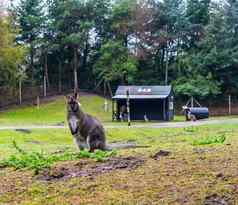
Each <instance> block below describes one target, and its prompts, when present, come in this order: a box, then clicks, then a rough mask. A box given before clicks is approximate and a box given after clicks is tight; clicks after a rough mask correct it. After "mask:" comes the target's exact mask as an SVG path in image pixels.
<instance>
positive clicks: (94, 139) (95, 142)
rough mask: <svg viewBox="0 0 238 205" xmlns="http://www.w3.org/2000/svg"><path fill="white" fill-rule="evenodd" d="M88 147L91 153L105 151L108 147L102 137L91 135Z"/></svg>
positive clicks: (88, 138) (88, 139)
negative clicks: (96, 150)
mask: <svg viewBox="0 0 238 205" xmlns="http://www.w3.org/2000/svg"><path fill="white" fill-rule="evenodd" d="M87 145H88V148H89V152H94V150H95V149H100V150H105V149H106V145H105V142H104V141H103V140H101V139H100V137H98V136H95V135H89V136H88V137H87Z"/></svg>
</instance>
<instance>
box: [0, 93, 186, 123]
mask: <svg viewBox="0 0 238 205" xmlns="http://www.w3.org/2000/svg"><path fill="white" fill-rule="evenodd" d="M80 103H81V104H82V109H83V110H84V111H85V112H87V113H90V114H91V115H93V116H95V117H97V118H98V119H100V120H101V121H102V122H104V123H112V114H111V103H110V101H109V111H108V112H105V111H104V109H103V105H104V98H102V97H100V96H97V95H83V96H80ZM174 121H175V122H180V121H184V116H175V119H174ZM63 122H64V123H65V122H66V105H65V97H63V96H61V97H57V98H56V99H55V100H53V101H51V102H48V103H43V104H42V105H41V106H40V108H39V109H38V108H37V106H33V105H32V106H21V107H13V108H10V109H9V110H6V111H2V112H0V125H27V124H28V125H56V124H62V123H63ZM138 123H140V122H137V123H136V124H138ZM124 124H125V123H124Z"/></svg>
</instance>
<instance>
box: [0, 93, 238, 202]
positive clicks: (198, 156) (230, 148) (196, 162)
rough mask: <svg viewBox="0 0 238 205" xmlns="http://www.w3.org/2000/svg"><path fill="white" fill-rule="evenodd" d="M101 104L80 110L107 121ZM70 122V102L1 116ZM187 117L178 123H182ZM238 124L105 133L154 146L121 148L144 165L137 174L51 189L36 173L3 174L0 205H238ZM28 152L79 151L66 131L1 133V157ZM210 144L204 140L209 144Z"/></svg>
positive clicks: (93, 101) (87, 101)
mask: <svg viewBox="0 0 238 205" xmlns="http://www.w3.org/2000/svg"><path fill="white" fill-rule="evenodd" d="M103 102H104V101H103V99H102V98H100V97H98V96H83V97H81V104H82V105H83V108H84V110H85V111H86V112H89V113H91V114H93V115H95V116H97V117H98V118H100V119H101V120H102V121H104V122H110V120H111V114H110V112H109V113H104V112H103V109H102V105H103ZM64 119H65V102H64V98H63V97H60V98H58V99H57V100H56V101H54V102H51V103H49V104H45V105H42V107H41V108H40V110H37V109H36V108H35V107H26V108H16V109H11V110H9V111H7V112H1V113H0V124H1V125H2V124H56V123H59V122H62V121H64ZM182 120H183V117H178V118H177V117H176V121H182ZM237 133H238V125H237V124H234V125H227V124H226V125H223V126H221V125H211V126H202V127H195V128H185V129H183V128H176V129H175V128H173V129H168V128H163V129H149V128H148V129H130V128H123V129H122V128H117V129H116V128H114V129H108V130H107V137H108V140H109V142H115V141H123V142H125V141H136V142H137V143H138V144H140V145H149V146H150V148H140V149H130V150H120V151H118V155H122V156H137V157H139V158H143V159H145V164H144V165H143V166H142V167H139V168H138V169H136V170H131V171H127V170H118V171H114V172H111V173H107V174H102V175H98V176H96V177H94V178H90V177H89V178H88V177H81V178H72V179H69V180H66V181H55V182H51V183H45V182H41V181H37V180H36V179H35V178H34V176H33V174H32V172H31V171H27V170H25V171H22V170H21V171H15V170H13V169H1V168H0V205H1V204H19V205H23V204H24V205H30V204H32V205H33V204H35V205H41V204H42V205H43V204H44V205H54V204H55V205H56V204H57V205H61V204H74V205H76V204H99V205H100V204H102V205H107V204H153V203H154V204H189V205H190V204H202V202H203V200H204V198H205V197H206V196H208V195H211V194H213V193H215V194H217V195H219V196H221V197H224V198H225V199H226V200H229V201H230V202H232V203H234V204H235V203H236V202H237V203H238V191H237V190H238V189H237V184H238V174H237V166H238V160H237V154H238V150H237V146H238V135H237ZM224 135H225V136H226V141H225V142H224V143H223V144H210V145H203V146H196V145H194V142H195V141H196V142H197V141H203V139H204V138H205V139H206V138H209V137H217V136H224ZM13 140H16V142H17V143H18V145H19V146H20V147H22V148H23V149H25V150H28V151H39V150H43V151H44V152H47V153H52V152H56V151H60V150H63V149H66V148H67V149H70V150H76V149H75V146H74V145H73V144H72V137H71V136H70V133H69V131H68V129H61V130H37V129H34V130H32V132H31V133H30V134H26V133H21V132H16V131H0V159H2V158H6V157H8V156H9V155H10V154H12V153H15V152H16V151H15V150H14V149H13V146H12V141H13ZM205 141H206V140H205ZM160 149H163V150H168V151H170V152H171V155H170V156H168V157H162V158H161V159H160V160H159V161H155V160H153V159H151V157H150V156H151V155H152V154H154V153H156V152H157V151H159V150H160Z"/></svg>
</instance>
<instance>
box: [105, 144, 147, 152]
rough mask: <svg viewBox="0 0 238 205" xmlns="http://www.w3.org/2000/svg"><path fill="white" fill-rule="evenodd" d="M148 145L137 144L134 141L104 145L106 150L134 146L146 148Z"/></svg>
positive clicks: (131, 147) (132, 147)
mask: <svg viewBox="0 0 238 205" xmlns="http://www.w3.org/2000/svg"><path fill="white" fill-rule="evenodd" d="M148 147H149V146H142V145H137V144H136V143H111V144H107V145H106V150H109V151H110V150H113V149H135V148H148Z"/></svg>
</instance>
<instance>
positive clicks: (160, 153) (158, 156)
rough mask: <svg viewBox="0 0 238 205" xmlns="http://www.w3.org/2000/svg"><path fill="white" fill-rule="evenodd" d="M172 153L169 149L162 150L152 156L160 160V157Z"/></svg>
mask: <svg viewBox="0 0 238 205" xmlns="http://www.w3.org/2000/svg"><path fill="white" fill-rule="evenodd" d="M170 154H171V152H169V151H164V150H160V151H159V152H157V153H156V154H155V155H153V156H152V158H153V159H155V160H159V159H160V157H167V156H169V155H170Z"/></svg>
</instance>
